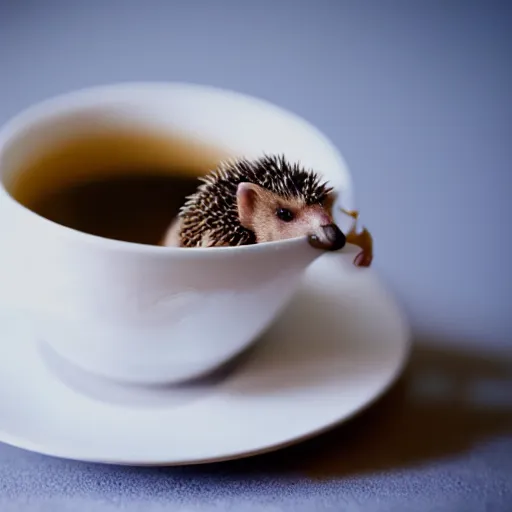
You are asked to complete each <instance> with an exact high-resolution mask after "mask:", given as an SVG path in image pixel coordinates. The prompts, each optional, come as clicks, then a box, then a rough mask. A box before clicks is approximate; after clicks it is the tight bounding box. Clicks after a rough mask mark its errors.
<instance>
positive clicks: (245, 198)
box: [236, 182, 261, 230]
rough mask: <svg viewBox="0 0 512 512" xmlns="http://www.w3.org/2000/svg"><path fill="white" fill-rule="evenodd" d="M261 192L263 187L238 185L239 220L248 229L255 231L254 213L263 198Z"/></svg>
mask: <svg viewBox="0 0 512 512" xmlns="http://www.w3.org/2000/svg"><path fill="white" fill-rule="evenodd" d="M260 191H261V187H259V186H258V185H255V184H254V183H248V182H242V183H240V184H239V185H238V188H237V191H236V201H237V206H238V219H239V220H240V224H241V225H242V226H243V227H244V228H246V229H251V230H252V229H253V224H254V212H255V211H256V207H257V204H258V200H259V199H260V196H261V194H260Z"/></svg>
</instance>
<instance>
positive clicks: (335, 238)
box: [309, 224, 347, 251]
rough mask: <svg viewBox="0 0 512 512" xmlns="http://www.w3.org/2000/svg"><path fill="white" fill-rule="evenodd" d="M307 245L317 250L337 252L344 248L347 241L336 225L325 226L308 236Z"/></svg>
mask: <svg viewBox="0 0 512 512" xmlns="http://www.w3.org/2000/svg"><path fill="white" fill-rule="evenodd" d="M309 243H310V244H311V245H312V246H313V247H315V248H317V249H324V250H327V251H338V250H340V249H343V247H345V244H346V243H347V239H346V237H345V235H344V234H343V232H342V231H341V229H340V228H339V227H338V226H337V225H336V224H326V225H324V226H320V229H319V230H318V232H317V233H314V234H312V235H310V236H309Z"/></svg>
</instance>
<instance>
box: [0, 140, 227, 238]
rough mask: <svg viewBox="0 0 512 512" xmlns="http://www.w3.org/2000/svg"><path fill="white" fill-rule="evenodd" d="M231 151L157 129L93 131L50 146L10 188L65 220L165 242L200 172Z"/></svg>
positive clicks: (90, 229) (107, 233)
mask: <svg viewBox="0 0 512 512" xmlns="http://www.w3.org/2000/svg"><path fill="white" fill-rule="evenodd" d="M227 156H228V155H227V154H226V153H222V152H221V151H220V150H218V149H216V148H213V147H210V146H206V145H202V144H199V143H196V142H193V141H189V140H185V139H177V138H169V137H165V136H159V135H155V134H146V133H133V132H122V133H115V134H110V135H107V134H103V135H97V136H88V137H82V138H79V139H76V140H73V141H70V142H68V143H65V144H63V145H60V146H57V147H53V148H48V150H47V152H46V153H45V154H44V155H42V156H40V157H38V158H36V159H34V161H32V162H31V163H30V164H29V165H26V166H25V167H24V168H23V169H19V170H18V172H17V173H16V179H15V180H14V181H13V183H11V184H10V186H9V187H8V188H9V189H10V193H11V195H12V196H13V197H14V198H15V199H16V200H17V201H18V202H20V203H21V204H23V205H24V206H26V207H27V208H29V209H31V210H32V211H34V212H36V213H37V214H39V215H41V216H43V217H45V218H47V219H49V220H52V221H54V222H56V223H58V224H61V225H63V226H67V227H69V228H73V229H76V230H79V231H83V232H85V233H89V234H93V235H97V236H102V237H106V238H112V239H116V240H123V241H129V242H137V243H143V244H158V243H159V241H160V240H161V238H162V236H163V234H164V233H165V231H166V229H167V228H168V226H169V224H170V223H171V222H172V219H173V218H174V217H175V216H176V214H177V213H178V209H179V207H180V206H181V205H182V204H183V201H184V199H185V197H186V196H187V195H189V194H191V193H193V192H194V190H195V189H196V188H197V186H198V184H199V183H198V180H197V178H198V177H199V176H201V175H204V174H205V173H206V172H208V171H209V170H210V169H213V168H214V167H216V166H217V164H218V162H219V161H220V160H222V159H223V158H226V157H227Z"/></svg>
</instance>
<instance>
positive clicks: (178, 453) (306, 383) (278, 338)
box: [0, 254, 409, 465]
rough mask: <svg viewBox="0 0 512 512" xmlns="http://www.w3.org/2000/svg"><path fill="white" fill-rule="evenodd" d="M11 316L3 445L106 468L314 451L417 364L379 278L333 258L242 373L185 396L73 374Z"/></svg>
mask: <svg viewBox="0 0 512 512" xmlns="http://www.w3.org/2000/svg"><path fill="white" fill-rule="evenodd" d="M342 290H343V293H341V291H342ZM11 315H12V313H11V312H8V311H6V310H4V311H2V312H1V313H0V333H1V334H0V335H1V340H2V343H1V344H0V441H3V442H5V443H8V444H11V445H14V446H17V447H20V448H24V449H28V450H32V451H36V452H40V453H44V454H47V455H53V456H58V457H63V458H70V459H78V460H87V461H95V462H104V463H117V464H134V465H176V464H192V463H205V462H215V461H220V460H227V459H234V458H239V457H244V456H248V455H254V454H257V453H262V452H267V451H271V450H274V449H277V448H281V447H284V446H287V445H290V444H292V443H295V442H298V441H301V440H304V439H306V438H308V437H311V436H313V435H315V434H318V433H320V432H323V431H325V430H327V429H328V428H330V427H333V426H334V425H336V424H339V423H340V422H342V421H344V420H346V419H348V418H349V417H351V416H352V415H354V414H355V413H356V412H358V411H360V410H361V409H362V408H364V407H366V406H368V405H369V404H370V403H371V402H373V401H374V400H375V399H376V398H377V397H378V396H380V395H381V394H382V393H383V392H384V391H385V390H386V389H387V388H388V387H389V386H390V385H391V383H392V382H393V381H394V380H395V379H396V378H397V377H398V375H399V373H400V372H401V370H402V368H403V365H404V363H405V361H406V359H407V355H408V352H409V350H408V349H409V331H408V327H407V325H406V323H405V322H404V319H403V317H402V315H401V314H400V312H399V310H398V309H397V306H396V304H395V303H394V301H393V300H392V298H391V297H390V296H389V295H388V294H387V293H386V291H385V290H384V289H383V287H382V286H381V285H380V283H379V282H378V281H377V279H376V277H375V275H374V274H373V272H372V271H371V270H362V271H361V272H355V273H351V274H350V276H348V275H346V274H345V271H344V267H343V266H342V263H341V262H340V260H339V259H337V258H336V255H334V254H332V255H331V254H326V255H325V256H322V257H321V258H320V259H318V260H317V261H316V262H315V263H314V264H313V265H312V266H311V267H310V268H309V269H308V272H307V273H306V276H305V281H304V285H303V287H302V288H301V290H300V292H299V294H298V295H297V297H296V299H295V300H294V302H293V303H292V305H291V307H290V308H288V310H287V311H286V312H285V313H284V314H283V316H282V317H281V318H280V320H279V321H278V322H277V323H276V324H274V326H273V327H272V328H271V329H270V331H269V332H268V333H267V334H266V335H265V336H264V337H263V338H262V339H261V340H260V341H259V342H258V343H257V344H256V345H255V346H254V348H253V349H252V350H251V351H250V352H249V353H248V354H246V356H245V358H242V360H241V361H239V362H238V364H237V365H235V367H232V368H227V369H224V371H223V372H217V374H216V375H215V376H212V377H210V378H209V379H208V380H206V381H203V382H196V383H194V384H189V385H187V386H181V387H180V388H169V389H153V390H148V389H133V390H131V392H130V393H127V391H126V389H125V388H116V387H115V386H114V385H111V384H108V383H106V382H100V381H98V380H96V379H92V380H91V378H90V377H88V376H85V375H79V374H70V373H69V372H68V370H69V367H68V366H62V365H61V364H59V362H58V359H56V358H55V357H54V356H52V355H51V354H50V353H48V351H43V352H41V350H38V347H39V345H38V344H37V343H35V340H34V338H33V336H32V335H31V332H30V330H29V329H28V328H27V327H22V324H23V322H22V321H20V319H19V314H18V317H16V316H15V317H12V316H11ZM23 321H26V319H23Z"/></svg>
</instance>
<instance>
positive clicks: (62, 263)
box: [0, 83, 357, 384]
mask: <svg viewBox="0 0 512 512" xmlns="http://www.w3.org/2000/svg"><path fill="white" fill-rule="evenodd" d="M126 127H131V128H133V127H136V128H137V129H140V130H153V131H157V132H159V133H161V134H164V135H166V134H168V135H169V136H175V135H179V136H180V137H188V138H192V139H195V140H200V141H201V142H206V143H207V144H210V145H213V146H215V147H218V148H222V151H224V152H225V153H228V154H230V155H232V156H237V155H243V156H246V157H249V158H252V157H257V156H260V155H261V154H262V153H263V152H266V153H284V154H285V155H286V156H287V157H288V158H289V159H290V160H300V161H301V162H302V164H304V165H305V166H308V167H311V168H314V169H315V170H317V171H318V172H320V173H322V174H323V175H324V177H325V178H326V179H328V180H329V182H330V184H331V185H332V186H334V187H335V189H336V191H337V192H338V194H339V197H341V200H342V201H343V206H344V207H346V208H349V209H353V208H354V205H353V204H352V193H351V182H350V177H349V174H348V171H347V169H346V166H345V164H344V162H343V160H342V157H341V156H340V154H339V153H338V151H337V150H336V149H335V148H334V147H333V145H332V144H331V143H330V142H329V141H328V140H327V139H326V137H325V136H324V135H322V134H321V133H320V132H319V131H318V130H317V129H316V128H314V127H313V126H311V125H310V124H309V123H307V122H305V121H304V120H303V119H301V118H299V117H297V116H295V115H293V114H291V113H289V112H286V111H285V110H283V109H281V108H278V107H276V106H273V105H271V104H269V103H267V102H264V101H261V100H258V99H254V98H251V97H247V96H245V95H241V94H238V93H234V92H229V91H223V90H219V89H214V88H209V87H203V86H197V85H189V84H180V83H170V84H120V85H113V86H102V87H95V88H92V89H87V90H81V91H78V92H73V93H70V94H66V95H63V96H60V97H57V98H54V99H51V100H48V101H45V102H43V103H41V104H39V105H36V106H34V107H31V108H29V109H28V110H26V111H25V112H23V113H21V114H20V115H18V116H16V117H15V118H14V119H12V120H11V121H10V122H8V124H7V125H6V126H5V127H4V128H3V129H2V130H1V132H0V183H1V185H0V290H1V294H2V296H3V297H2V298H3V301H4V302H7V303H9V304H12V305H17V306H21V307H23V308H25V309H26V310H27V319H29V320H30V321H33V325H34V328H35V333H36V335H37V336H38V337H39V338H40V340H42V341H44V342H46V343H47V344H49V345H50V346H51V347H52V348H53V350H54V351H55V352H57V353H58V354H59V355H60V356H62V357H63V358H64V359H65V360H67V361H68V362H71V363H73V364H75V365H77V366H78V367H81V368H82V369H84V370H87V371H90V372H93V373H95V374H97V375H101V376H104V377H107V378H111V379H116V380H119V381H123V382H127V383H138V384H163V383H171V382H176V381H181V380H184V379H189V378H193V377H197V376H199V375H201V374H204V373H206V372H209V371H211V370H213V369H214V368H216V367H218V366H219V365H221V364H223V363H225V362H227V361H228V360H229V359H230V358H232V357H234V356H235V355H237V354H238V353H239V352H241V351H242V350H243V349H245V348H246V347H248V345H249V344H251V342H252V341H253V340H255V339H256V338H257V337H258V335H259V334H260V333H261V332H262V331H263V330H264V329H266V328H267V327H268V326H269V324H270V323H271V322H272V321H273V320H274V319H275V317H276V315H278V314H279V312H280V311H281V310H282V308H283V307H284V306H285V305H286V304H287V303H288V301H289V300H290V299H291V297H292V294H293V292H294V290H295V288H296V286H297V285H298V283H299V282H300V278H301V275H302V274H303V272H304V270H305V269H306V267H307V266H308V265H309V264H310V263H311V262H313V260H315V259H316V258H318V257H319V256H321V254H322V251H320V250H318V249H314V248H312V247H311V246H310V245H309V244H308V243H307V241H306V239H302V238H301V239H293V240H287V241H280V242H272V243H265V244H259V245H254V246H245V247H236V248H232V247H231V248H215V249H181V248H166V247H158V246H150V245H142V244H135V243H129V242H120V241H115V240H111V239H107V238H101V237H98V236H93V235H90V234H86V233H83V232H80V231H77V230H74V229H70V228H68V227H64V226H62V225H59V224H56V223H54V222H52V221H49V220H47V219H45V218H43V217H41V216H39V215H37V214H35V213H34V212H32V211H31V210H29V209H28V208H26V207H25V206H23V205H21V204H20V203H18V202H17V201H15V200H14V199H13V197H12V195H11V194H10V186H11V184H12V183H13V181H14V179H15V178H16V175H17V173H19V172H20V169H21V168H22V167H23V165H24V163H25V162H26V161H27V159H29V158H30V159H34V157H35V156H37V155H38V154H40V153H41V154H42V152H43V151H44V150H45V148H47V147H49V146H50V145H52V144H55V143H60V142H63V141H66V140H67V139H69V138H70V137H76V136H80V135H81V134H83V133H88V134H89V133H94V132H98V133H103V132H105V131H109V130H118V129H124V128H126ZM70 172H72V169H70ZM337 221H338V222H339V224H340V227H341V228H342V230H343V229H346V228H347V226H348V225H347V222H348V219H343V216H341V218H337ZM343 223H345V225H344V224H343ZM340 252H341V253H342V254H340V258H344V259H346V262H347V265H352V261H353V258H354V256H355V254H356V252H357V248H355V247H354V246H351V245H347V246H346V247H345V248H344V249H342V251H340ZM3 342H4V343H10V342H11V341H10V340H4V341H3Z"/></svg>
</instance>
